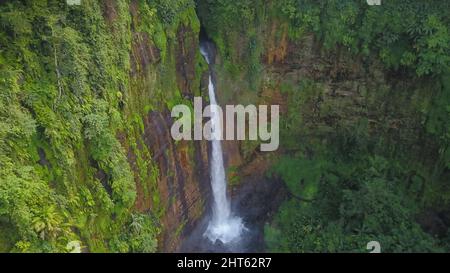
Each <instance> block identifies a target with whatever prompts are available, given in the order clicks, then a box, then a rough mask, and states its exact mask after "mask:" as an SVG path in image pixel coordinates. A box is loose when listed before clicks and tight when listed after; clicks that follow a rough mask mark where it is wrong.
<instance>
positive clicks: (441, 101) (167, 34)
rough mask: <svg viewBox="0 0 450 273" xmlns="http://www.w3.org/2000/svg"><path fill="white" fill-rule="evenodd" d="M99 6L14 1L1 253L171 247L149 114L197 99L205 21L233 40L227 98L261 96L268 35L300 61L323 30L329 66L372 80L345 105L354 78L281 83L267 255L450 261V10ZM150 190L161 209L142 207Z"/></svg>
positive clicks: (0, 151)
mask: <svg viewBox="0 0 450 273" xmlns="http://www.w3.org/2000/svg"><path fill="white" fill-rule="evenodd" d="M82 2H83V4H82V5H79V6H78V5H73V6H70V5H67V3H66V1H65V0H36V1H35V0H18V1H0V252H6V251H11V252H68V251H71V250H73V249H72V247H70V245H71V244H69V243H70V242H78V243H79V244H81V247H82V250H83V251H91V252H154V251H156V250H157V246H158V240H157V238H158V236H159V235H160V234H161V231H162V230H163V229H164V228H165V227H164V226H162V225H161V223H160V217H161V215H163V214H164V208H163V207H162V206H161V204H160V203H161V200H160V196H159V195H158V190H157V182H156V180H157V177H158V176H159V175H160V174H159V170H158V167H157V165H156V163H155V162H153V161H152V160H151V156H150V155H151V153H152V151H150V150H148V149H146V148H143V147H145V145H142V143H143V140H142V131H143V126H144V125H143V120H142V117H143V116H144V115H145V114H146V113H148V112H149V111H150V110H153V109H157V110H161V111H166V110H167V109H170V108H171V106H173V105H175V104H177V103H178V102H181V101H183V102H185V103H188V102H187V101H186V100H188V99H189V98H188V99H186V98H184V97H183V96H182V95H181V94H180V90H178V89H177V87H176V86H175V85H176V75H175V74H176V67H175V60H174V58H176V56H177V55H176V54H175V53H174V52H173V51H174V48H173V43H172V41H173V40H174V39H175V36H176V35H177V34H176V31H177V29H178V26H179V25H189V27H190V28H192V29H193V32H194V33H198V32H199V31H200V23H199V20H198V18H197V16H198V17H199V18H200V21H201V22H202V25H203V27H204V29H205V32H206V33H207V35H208V36H209V37H210V38H211V39H212V40H213V41H214V42H215V44H216V46H217V48H218V58H219V59H220V62H219V63H218V65H217V67H216V69H217V71H218V73H217V74H218V82H219V83H221V82H222V83H223V82H226V80H225V78H226V79H228V78H230V79H233V81H232V84H230V85H229V86H226V87H231V86H234V87H237V89H238V90H241V91H242V93H239V94H235V93H233V94H232V93H231V92H229V93H227V92H228V91H227V89H226V88H222V93H221V94H220V96H221V97H222V98H231V97H233V96H234V98H238V99H240V103H243V104H246V103H249V102H253V103H254V102H255V101H257V100H258V99H260V98H261V97H262V91H261V90H263V89H264V90H266V89H267V86H271V85H272V82H270V77H269V76H271V75H273V74H270V73H272V72H271V70H270V68H273V67H271V64H270V63H268V62H267V61H264V58H265V57H266V55H267V51H268V48H267V40H268V39H269V38H271V39H272V40H276V41H282V40H283V39H282V37H283V35H284V34H286V35H287V40H288V41H289V44H290V45H292V47H294V51H298V52H302V51H303V50H306V49H303V48H301V47H299V48H295V46H296V45H298V44H300V43H301V42H302V41H304V39H306V38H308V37H311V36H312V37H313V39H314V46H315V49H314V50H315V51H316V52H319V53H318V55H317V56H319V57H323V58H327V57H329V56H332V57H336V60H337V61H336V62H338V61H342V59H345V62H346V63H347V64H349V63H350V65H351V64H352V62H354V64H356V63H358V62H361V63H363V68H364V69H365V71H367V73H366V77H365V79H363V80H360V79H346V81H347V83H346V84H349V85H352V83H357V84H360V82H364V84H360V85H361V88H358V90H359V91H358V92H359V94H358V100H356V102H355V101H353V102H352V103H351V104H350V103H348V100H344V99H343V100H340V99H337V98H332V99H330V98H329V95H328V93H329V90H328V88H329V87H328V84H329V82H330V81H331V82H332V83H333V84H339V81H342V79H343V78H346V77H348V76H346V75H344V74H345V73H341V74H340V73H337V76H334V77H333V78H332V79H329V78H330V77H331V76H330V75H321V76H320V77H304V78H302V79H300V81H298V82H297V81H290V80H287V78H283V77H281V80H280V81H281V84H280V88H279V89H280V92H281V94H282V96H283V97H286V98H287V99H286V101H287V105H285V107H286V111H285V112H283V113H282V115H281V121H280V122H281V124H280V141H281V142H280V149H279V151H278V152H277V153H274V154H271V155H269V156H270V158H271V167H270V169H269V171H268V172H267V174H266V175H267V176H268V177H272V178H274V179H282V180H283V182H284V184H285V185H286V188H287V191H288V197H287V200H285V201H284V203H283V204H282V205H281V207H280V208H279V210H278V212H277V213H276V215H275V217H274V219H273V220H272V221H271V222H270V223H268V224H267V225H266V227H265V241H266V245H267V248H268V251H276V252H344V251H350V252H353V251H355V252H367V249H366V244H367V243H368V242H369V241H379V242H380V244H381V250H382V251H383V252H422V251H424V252H440V251H450V230H449V227H450V184H449V182H450V149H449V144H450V33H449V31H450V1H447V0H428V1H426V0H382V5H380V6H369V5H367V2H366V1H365V0H345V1H344V0H327V1H315V0H276V1H275V0H272V1H262V0H239V1H230V0H197V1H195V2H194V1H193V0H133V1H129V0H117V1H97V0H82ZM112 2H114V9H113V10H114V13H112V14H107V13H106V12H105V10H107V6H106V5H108V3H109V4H111V3H112ZM132 4H135V6H133V5H132ZM133 9H135V10H136V11H137V14H138V15H139V19H136V18H133V17H132V15H131V14H130V13H131V11H133ZM196 11H197V14H196ZM105 18H110V19H111V18H114V20H111V21H108V20H107V19H105ZM274 22H276V23H277V24H274V25H275V26H276V28H275V30H274V31H271V30H270V28H269V26H271V24H273V23H274ZM136 33H145V34H146V35H147V36H148V37H149V43H151V44H152V45H154V46H155V47H156V48H157V51H158V52H159V56H158V57H159V59H158V62H157V64H154V67H152V69H153V72H152V73H153V74H152V77H151V78H152V79H153V80H154V82H151V84H152V86H151V88H147V89H148V90H147V89H145V90H146V91H145V92H147V91H148V92H147V93H145V92H144V93H138V92H136V89H137V88H136V85H138V84H137V83H136V79H134V78H133V75H132V73H130V72H131V71H132V70H133V68H132V65H131V62H130V52H131V50H132V44H133V43H132V40H133V39H134V38H136V36H139V35H135V34H136ZM139 37H141V36H139ZM196 50H197V49H196ZM286 58H287V59H289V60H288V61H293V62H295V61H301V60H294V59H295V56H290V55H288V56H286ZM291 59H292V60H291ZM338 59H339V60H338ZM196 61H197V60H196ZM287 63H288V62H287ZM277 65H278V66H279V67H275V65H273V66H274V67H275V68H277V69H280V70H282V69H287V68H289V69H293V68H291V67H288V66H289V65H290V64H286V63H280V64H277ZM203 69H204V68H203ZM321 69H323V68H322V67H321V63H319V62H317V69H316V70H317V71H321ZM374 71H378V72H379V71H381V72H380V73H378V74H377V73H376V72H374ZM338 72H339V71H338ZM221 77H223V78H224V79H221ZM267 79H269V80H267ZM195 80H196V81H199V79H198V78H196V79H195ZM268 81H269V83H268ZM147 87H148V86H147ZM220 87H221V86H219V88H220ZM150 89H151V91H149V90H150ZM271 95H273V94H266V93H265V96H267V97H270V96H271ZM327 96H328V97H327ZM127 149H130V150H131V151H132V152H133V154H134V155H135V156H136V166H137V167H136V169H137V170H138V171H136V170H133V168H132V166H131V165H130V162H129V161H128V159H127V151H126V150H127ZM163 175H165V174H163ZM237 180H238V179H237ZM138 183H142V185H140V186H142V187H144V188H146V189H147V192H148V193H150V194H151V195H152V196H150V198H149V199H150V200H151V203H152V204H151V207H152V209H151V210H150V211H145V212H142V211H138V210H137V209H136V207H135V204H136V196H137V189H136V187H137V184H138ZM182 228H183V226H181V227H179V228H177V231H180V230H181V229H182Z"/></svg>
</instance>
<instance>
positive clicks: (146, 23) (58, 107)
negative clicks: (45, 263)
mask: <svg viewBox="0 0 450 273" xmlns="http://www.w3.org/2000/svg"><path fill="white" fill-rule="evenodd" d="M133 4H135V6H134V8H135V9H136V10H137V12H138V14H139V16H140V17H141V18H142V20H136V19H135V21H133V18H132V16H131V14H130V1H124V0H120V1H94V0H83V1H82V5H68V4H67V3H66V1H65V0H48V1H44V0H39V1H35V0H33V1H32V0H22V1H1V2H0V252H4V251H13V252H66V251H72V250H73V249H72V247H70V244H69V246H68V243H69V242H75V244H77V242H78V244H79V245H80V246H81V249H82V250H83V251H92V252H99V251H100V252H105V251H106V252H109V251H113V252H130V251H132V252H153V251H155V250H156V247H157V240H156V237H157V236H158V234H159V233H160V231H161V227H160V223H159V221H158V218H159V216H160V215H161V213H162V208H160V207H158V200H159V199H158V198H159V197H158V191H157V190H156V189H155V188H152V189H151V190H149V191H150V192H152V194H154V196H153V200H154V204H153V207H154V208H155V209H154V210H152V211H150V212H146V213H141V212H137V211H136V210H135V208H134V204H135V199H136V184H135V177H134V175H135V174H134V173H133V172H132V170H131V167H130V164H129V162H128V161H127V158H126V153H125V150H124V146H128V145H129V146H128V147H131V149H134V152H135V154H136V157H137V159H136V161H137V164H138V166H139V167H140V173H141V175H140V177H139V179H140V181H142V183H143V184H144V182H146V181H150V182H149V184H151V185H154V183H155V179H156V177H157V176H158V170H157V168H156V167H155V165H154V163H153V162H151V160H149V159H148V158H149V156H148V155H149V153H150V151H146V150H142V149H143V148H141V149H140V150H139V151H138V150H137V148H136V147H137V146H138V145H140V146H143V145H141V144H140V142H139V141H141V140H140V138H139V137H140V135H141V133H142V127H143V125H142V119H141V116H140V112H144V111H147V112H148V109H154V108H156V107H165V106H164V105H165V104H167V105H169V104H171V103H173V102H171V101H173V100H178V97H179V93H178V90H176V88H174V87H173V86H174V84H173V82H174V80H171V81H167V80H164V79H160V81H159V83H158V82H157V83H156V84H155V86H153V87H154V89H156V91H154V92H156V93H153V94H152V96H150V95H148V94H146V93H144V95H145V96H146V99H143V100H141V98H140V97H139V96H137V95H136V94H133V95H131V94H130V90H131V89H132V88H133V84H134V82H133V79H131V76H130V71H131V68H130V51H131V45H132V38H133V37H132V35H133V33H138V32H140V33H146V34H148V35H149V37H150V41H151V42H152V43H153V44H155V45H156V46H157V47H158V49H159V52H160V55H161V64H160V67H159V68H156V69H161V70H163V71H164V73H161V74H163V75H164V76H165V77H169V78H172V79H174V78H175V76H174V74H175V67H174V65H173V58H172V57H170V56H167V55H169V51H170V50H172V49H171V48H168V46H167V44H169V42H168V41H169V40H170V39H173V37H174V35H175V30H176V28H177V26H178V24H180V22H186V23H190V21H192V25H193V26H197V30H196V31H197V32H198V31H199V30H198V28H199V26H198V19H197V17H196V16H195V10H194V7H195V4H194V3H193V2H192V1H162V0H161V1H160V0H156V1H143V0H142V1H134V2H133ZM107 5H110V6H111V5H112V7H108V6H107ZM108 8H109V10H112V11H113V13H112V14H109V15H110V16H112V17H113V19H114V20H111V21H109V22H108V21H107V20H105V17H106V16H107V15H108V14H106V15H105V10H107V9H108ZM144 91H145V90H144ZM145 92H148V91H145ZM163 94H164V95H163ZM152 97H153V98H160V97H163V99H159V100H158V99H154V100H153V101H152V100H151V98H152ZM146 102H147V103H146ZM144 103H146V104H144ZM141 105H143V106H142V107H138V106H141ZM161 105H162V106H161ZM130 106H131V107H130ZM119 139H121V140H122V141H121V142H122V143H121V142H119ZM149 173H150V174H149ZM152 183H153V184H152ZM152 187H154V186H152ZM71 245H72V246H73V245H74V244H73V243H72V244H71Z"/></svg>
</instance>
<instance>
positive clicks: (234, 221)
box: [200, 45, 244, 244]
mask: <svg viewBox="0 0 450 273" xmlns="http://www.w3.org/2000/svg"><path fill="white" fill-rule="evenodd" d="M200 52H201V54H202V55H203V57H204V58H205V60H206V62H207V63H208V64H210V59H209V56H208V53H207V51H206V49H205V48H204V47H203V45H201V46H200ZM208 92H209V100H210V105H211V106H212V107H211V127H212V155H211V186H212V191H213V198H214V204H213V215H212V219H211V221H210V222H209V224H208V228H207V229H206V232H205V234H204V236H206V237H207V238H208V239H209V240H211V241H212V242H216V241H217V240H220V241H221V242H222V243H224V244H227V243H230V242H232V241H234V240H236V239H238V238H239V236H240V235H241V233H242V230H243V229H244V226H243V224H242V220H241V218H239V217H235V216H233V215H232V214H231V207H230V201H229V200H228V198H227V181H226V177H225V170H224V166H223V154H222V144H221V142H220V136H221V135H222V128H221V124H220V116H219V115H220V114H219V112H218V110H217V108H216V107H213V106H214V105H217V101H216V94H215V88H214V83H213V81H212V79H211V75H210V76H209V84H208Z"/></svg>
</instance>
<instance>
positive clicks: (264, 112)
mask: <svg viewBox="0 0 450 273" xmlns="http://www.w3.org/2000/svg"><path fill="white" fill-rule="evenodd" d="M268 111H269V107H268V106H267V105H259V106H258V107H256V106H255V105H247V106H243V105H226V106H225V114H224V111H223V110H222V108H221V107H220V106H219V105H215V104H213V105H208V106H206V107H205V109H203V100H202V98H201V97H195V98H194V114H193V115H192V111H191V108H190V107H189V106H187V105H182V104H180V105H176V106H174V107H173V108H172V117H173V118H177V120H176V121H175V123H174V124H173V125H172V128H171V131H170V132H171V135H172V137H173V139H175V140H202V139H206V140H224V139H225V140H247V139H248V140H255V141H256V140H260V141H261V142H262V143H261V144H260V149H261V151H263V152H270V151H275V150H276V149H278V146H279V143H280V141H279V105H271V106H270V122H268V119H269V115H268ZM204 118H209V120H208V121H207V122H206V123H205V124H203V119H204ZM192 119H194V122H193V124H192ZM224 125H225V126H224ZM192 129H193V130H192ZM247 136H248V138H247Z"/></svg>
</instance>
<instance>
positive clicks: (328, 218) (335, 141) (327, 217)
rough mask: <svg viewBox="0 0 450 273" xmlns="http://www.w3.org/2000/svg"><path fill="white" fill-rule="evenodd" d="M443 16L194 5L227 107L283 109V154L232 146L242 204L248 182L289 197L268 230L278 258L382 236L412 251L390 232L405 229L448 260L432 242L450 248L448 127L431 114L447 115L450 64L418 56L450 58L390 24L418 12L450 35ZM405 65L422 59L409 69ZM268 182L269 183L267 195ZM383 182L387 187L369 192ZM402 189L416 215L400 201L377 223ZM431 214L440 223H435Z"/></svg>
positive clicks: (410, 6) (346, 6)
mask: <svg viewBox="0 0 450 273" xmlns="http://www.w3.org/2000/svg"><path fill="white" fill-rule="evenodd" d="M439 5H440V4H439V3H437V2H434V3H430V5H427V7H426V11H425V10H424V7H422V6H420V4H419V2H414V1H411V2H410V3H404V2H401V1H393V2H392V3H390V4H384V5H383V6H382V7H380V8H379V9H371V8H370V7H369V8H367V6H366V5H365V3H363V2H361V1H346V2H345V3H342V1H327V2H326V3H325V2H323V3H322V2H317V1H296V0H286V1H265V2H264V3H260V2H258V1H252V0H249V1H240V2H239V3H224V2H221V3H215V4H211V3H209V2H208V3H206V2H203V1H198V15H199V18H200V20H201V21H202V22H203V25H204V26H205V30H206V33H207V34H208V36H209V37H211V39H212V40H213V41H214V42H215V43H216V45H217V48H218V59H217V61H216V67H215V69H216V72H217V94H218V97H219V102H220V103H221V104H223V105H225V104H243V105H247V104H255V105H274V104H276V105H280V112H281V113H280V114H281V115H280V147H279V149H278V150H277V151H276V152H271V153H263V152H261V151H259V143H257V142H246V141H243V142H231V141H230V142H226V143H224V153H225V155H226V159H227V165H228V175H229V181H230V182H231V183H232V184H233V186H235V187H233V188H234V189H233V193H234V194H235V196H237V199H238V200H239V199H240V198H241V197H240V196H241V195H242V192H243V191H246V188H247V187H248V183H247V182H248V181H249V182H250V184H251V183H254V185H255V186H253V187H258V186H256V185H257V183H258V182H260V183H261V185H260V187H261V188H264V187H267V188H268V191H271V192H273V193H274V195H275V192H276V191H275V189H274V188H273V187H275V186H276V184H277V183H276V182H278V181H279V180H278V179H281V180H282V181H283V182H284V185H285V186H286V188H287V191H288V192H287V195H286V196H285V200H286V201H285V202H284V204H283V205H282V206H281V207H280V210H279V213H278V214H276V215H275V217H274V218H271V217H270V216H271V215H269V217H268V218H267V220H266V223H265V224H266V227H265V231H264V233H265V239H266V244H267V245H269V248H270V249H271V250H273V251H294V252H296V251H298V252H304V251H306V252H310V251H318V252H320V251H326V252H327V251H365V248H364V246H365V245H364V243H365V242H366V240H367V239H368V238H369V237H370V236H372V235H373V234H376V236H379V237H381V236H384V238H385V246H386V249H389V250H388V251H402V250H408V251H409V248H408V244H409V241H408V239H406V238H405V241H404V242H402V240H403V239H399V238H398V236H397V235H396V234H397V231H395V232H394V230H397V229H402V228H403V227H407V228H406V229H405V230H407V232H405V230H403V231H398V232H399V233H401V234H413V233H417V234H416V235H414V236H416V237H417V238H419V237H420V238H421V239H418V241H417V244H416V245H417V247H415V248H414V249H415V251H427V250H430V251H431V249H433V247H434V249H435V250H436V249H438V251H439V247H440V245H442V244H445V243H442V242H439V241H437V240H434V238H433V236H434V237H439V238H444V237H445V236H446V232H445V231H444V230H445V228H436V227H437V226H439V227H442V226H443V225H442V223H446V224H445V225H448V224H450V222H449V221H448V216H445V215H448V211H447V210H446V209H442V208H443V207H445V206H447V205H445V204H448V203H447V201H446V199H447V196H448V194H449V192H448V190H447V189H446V188H447V187H446V186H445V185H446V181H447V180H448V174H449V171H448V162H449V159H448V156H447V155H446V154H447V152H446V151H447V149H448V148H447V147H448V139H447V140H445V139H446V137H445V136H444V135H445V133H444V132H445V131H446V130H447V129H444V130H441V129H443V128H444V127H447V128H448V126H447V125H445V124H446V123H445V122H444V123H442V122H441V121H442V120H441V121H437V120H436V119H435V117H436V116H435V114H436V113H437V112H440V113H441V114H443V115H446V116H447V117H448V112H447V113H446V114H444V112H445V111H443V109H444V108H441V107H440V106H439V105H441V103H440V102H438V101H440V100H442V99H443V98H446V97H447V96H448V94H450V93H449V89H448V80H446V79H448V76H446V75H448V69H447V68H448V62H447V64H445V65H443V66H442V67H441V64H442V62H441V64H437V63H436V64H430V63H427V61H425V60H421V58H422V57H423V56H425V55H429V56H432V55H433V56H435V54H437V55H439V54H440V53H442V55H441V56H440V57H439V58H441V59H442V60H443V59H447V57H446V56H448V52H449V51H448V50H449V48H448V46H444V47H443V48H439V49H438V48H437V47H436V48H434V49H430V50H431V51H433V52H427V53H424V52H425V51H427V49H426V47H420V46H418V43H420V42H419V41H431V40H433V39H434V38H433V37H427V35H423V36H421V35H416V34H411V33H410V32H408V27H406V26H405V25H402V24H397V22H396V21H395V18H403V17H404V15H403V13H407V10H416V11H419V10H420V13H421V14H422V13H423V14H426V15H424V16H425V17H427V18H428V20H434V19H435V18H440V19H439V20H438V21H439V23H437V24H438V25H440V26H442V27H443V29H448V27H444V25H446V26H448V22H447V20H446V19H445V17H446V15H444V14H443V13H441V12H440V11H439V10H440V9H442V6H441V7H440V6H439ZM385 14H395V16H394V15H392V16H393V17H392V18H391V17H385ZM411 20H412V21H413V22H410V23H411V24H415V25H416V27H417V28H418V29H419V28H421V27H425V26H419V25H421V24H423V22H424V21H420V20H419V19H417V21H414V20H416V19H411ZM386 32H388V33H390V34H389V35H393V36H391V37H395V40H396V41H395V42H392V41H391V40H389V38H387V36H389V35H388V34H386ZM442 38H443V37H442ZM383 39H386V40H383ZM445 39H447V38H443V40H445ZM387 40H389V41H387ZM421 51H422V52H421ZM437 52H440V53H437ZM444 52H446V53H444ZM406 55H408V56H410V57H412V59H414V60H412V59H411V62H408V61H405V59H403V61H402V58H404V57H406ZM425 63H426V64H425ZM434 65H436V66H434ZM433 66H434V67H433ZM430 67H433V68H430ZM424 71H428V72H424ZM446 82H447V83H446ZM438 108H440V109H441V110H436V109H438ZM438 115H440V114H438ZM433 116H434V117H433ZM439 119H440V118H439ZM432 123H436V124H439V125H437V127H439V128H440V129H437V130H435V129H436V128H437V127H435V125H431V124H432ZM430 128H434V129H431V130H430ZM381 162H383V163H381ZM446 162H447V163H446ZM445 165H447V167H445ZM373 170H377V172H378V173H377V174H374V173H372V171H373ZM267 179H269V180H271V184H273V185H274V186H270V183H269V186H267ZM255 181H256V182H255ZM394 181H395V182H394ZM378 183H379V184H378ZM392 183H394V184H395V186H392V187H391V185H392ZM377 185H378V186H380V185H382V186H380V188H377V189H374V188H372V187H378V186H377ZM393 192H395V196H397V197H398V198H399V199H398V201H399V202H408V204H411V206H410V207H409V206H399V207H397V208H392V207H391V205H392V204H394V203H395V202H397V201H394V199H395V198H391V199H389V204H386V206H385V207H383V208H382V209H381V210H383V211H386V210H389V211H390V214H389V215H386V214H382V213H380V214H378V213H377V212H376V211H380V210H378V209H380V208H377V206H375V205H374V204H375V203H378V204H380V202H383V201H382V199H384V198H380V199H377V198H379V197H380V196H382V195H384V194H390V193H393ZM436 192H440V194H439V195H436V194H433V193H436ZM281 194H283V193H282V192H281ZM350 195H351V197H350ZM249 196H250V197H251V196H252V195H251V192H250V193H249ZM275 197H276V196H274V198H272V199H276V198H275ZM347 198H349V199H347ZM352 198H354V199H352ZM244 199H245V198H244ZM250 199H251V198H250ZM350 199H351V201H349V200H350ZM356 200H371V201H368V202H374V203H370V204H369V203H367V204H364V205H363V204H359V203H358V201H356ZM400 200H401V201H400ZM256 202H257V203H256V206H262V207H264V206H266V205H267V206H268V207H271V206H272V205H273V204H272V203H271V202H267V201H261V200H260V201H256ZM347 202H353V203H347ZM249 203H251V201H248V200H247V201H242V202H241V204H240V205H239V207H240V208H241V209H243V210H244V211H245V209H247V210H248V209H250V208H251V207H252V206H249V205H248V204H249ZM356 203H358V204H359V205H355V204H356ZM254 206H255V205H253V207H254ZM274 209H275V210H276V208H272V211H273V210H274ZM355 209H356V212H355V211H354V210H355ZM428 210H431V211H434V212H433V213H431V214H434V215H435V216H436V215H441V216H442V217H435V218H434V219H433V220H431V218H432V217H431V218H430V217H429V216H430V214H429V213H428V212H427V211H428ZM244 213H245V212H244ZM269 214H270V213H269ZM264 215H266V214H264ZM361 215H371V216H368V217H360V216H361ZM399 215H402V217H403V218H402V219H403V220H401V221H402V224H401V225H400V224H392V226H391V230H393V231H392V233H391V231H390V232H386V231H385V230H383V229H381V228H379V226H377V225H378V223H381V222H385V221H389V220H386V219H392V218H396V217H398V216H399ZM250 217H251V215H250ZM346 217H347V218H346ZM385 217H386V218H385ZM260 218H263V217H260ZM355 218H357V219H359V220H358V221H356V222H355V221H354V219H355ZM369 218H370V219H369ZM308 219H309V220H308ZM423 219H427V220H423ZM269 221H271V223H270V224H269V223H268V222H269ZM370 221H374V222H373V223H375V224H374V225H373V226H371V227H370V228H369V230H370V231H367V232H360V233H358V234H355V233H353V232H352V230H355V228H356V229H358V230H359V228H362V229H367V228H368V227H367V226H366V224H367V223H368V222H370ZM263 225H264V223H263ZM419 225H420V227H419ZM312 226H317V228H312V229H311V227H312ZM430 226H433V227H434V228H430ZM433 229H434V230H437V229H439V230H440V231H439V232H437V233H436V232H435V231H432V230H433ZM299 230H309V231H308V232H306V231H305V232H300V233H299V232H298V231H299ZM331 230H332V232H331ZM336 230H338V231H336ZM424 231H425V232H424ZM329 232H331V233H329ZM333 232H334V233H333ZM427 232H430V233H432V235H433V236H430V234H427ZM336 236H338V237H339V236H341V237H339V239H337V240H336V242H337V243H336V244H334V243H333V242H332V241H333V240H331V239H330V238H338V237H336ZM347 236H348V237H347ZM355 236H356V237H355ZM405 236H406V235H405ZM352 238H357V240H356V241H352V240H353V239H352ZM419 241H420V242H419ZM444 241H445V239H444ZM388 242H389V243H388ZM424 242H427V243H428V245H427V246H425V244H426V243H424ZM322 243H323V244H322Z"/></svg>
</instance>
